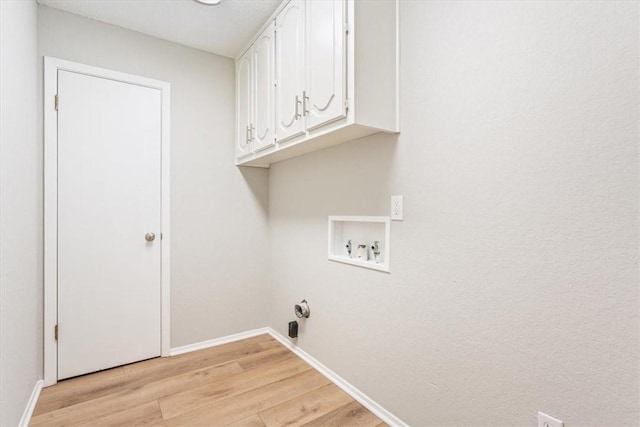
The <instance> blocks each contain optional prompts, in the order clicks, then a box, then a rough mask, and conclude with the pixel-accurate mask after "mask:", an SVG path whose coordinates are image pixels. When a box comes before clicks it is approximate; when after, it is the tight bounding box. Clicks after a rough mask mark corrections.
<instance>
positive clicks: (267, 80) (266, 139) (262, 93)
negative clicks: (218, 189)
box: [251, 23, 275, 151]
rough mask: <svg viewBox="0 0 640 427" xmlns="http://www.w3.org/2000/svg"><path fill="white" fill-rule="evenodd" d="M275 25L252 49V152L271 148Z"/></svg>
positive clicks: (266, 31)
mask: <svg viewBox="0 0 640 427" xmlns="http://www.w3.org/2000/svg"><path fill="white" fill-rule="evenodd" d="M274 28H275V24H274V23H271V25H269V27H268V28H267V29H266V30H265V31H264V32H263V33H262V34H261V35H260V37H258V40H256V41H255V43H254V44H253V47H252V48H251V49H252V51H253V74H254V78H253V82H254V85H253V128H252V129H251V136H252V138H253V150H254V151H260V150H264V149H265V148H269V147H273V146H274V145H275V141H274V137H275V135H274V131H273V127H274V125H275V119H274V116H273V107H274V100H273V95H274V88H273V83H274V80H273V69H274V65H273V59H274V55H275V53H274V51H275V41H274V40H273V37H274V35H275V33H274Z"/></svg>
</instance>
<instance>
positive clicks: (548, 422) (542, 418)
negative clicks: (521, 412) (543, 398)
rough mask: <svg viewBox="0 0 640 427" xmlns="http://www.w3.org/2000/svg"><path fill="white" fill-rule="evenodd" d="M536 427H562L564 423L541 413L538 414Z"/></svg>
mask: <svg viewBox="0 0 640 427" xmlns="http://www.w3.org/2000/svg"><path fill="white" fill-rule="evenodd" d="M538 427H564V423H563V422H562V421H560V420H559V419H557V418H553V417H551V416H549V415H547V414H544V413H542V412H538Z"/></svg>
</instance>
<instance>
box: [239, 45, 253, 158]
mask: <svg viewBox="0 0 640 427" xmlns="http://www.w3.org/2000/svg"><path fill="white" fill-rule="evenodd" d="M251 74H252V73H251V49H249V50H248V51H247V53H245V54H244V55H243V56H242V57H241V58H240V59H239V60H238V62H236V87H237V105H238V107H237V108H238V111H237V114H236V116H237V119H236V122H237V124H238V128H237V130H236V132H237V134H236V158H238V159H240V158H242V157H246V156H248V155H249V154H251V141H250V139H249V138H250V137H249V133H250V127H251V92H252V89H253V88H252V84H251Z"/></svg>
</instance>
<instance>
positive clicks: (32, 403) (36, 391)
mask: <svg viewBox="0 0 640 427" xmlns="http://www.w3.org/2000/svg"><path fill="white" fill-rule="evenodd" d="M43 384H44V381H43V380H38V381H36V384H35V385H34V386H33V391H32V392H31V397H29V401H28V402H27V407H26V408H24V412H23V413H22V418H20V424H18V426H19V427H28V426H29V423H30V422H31V416H32V415H33V411H34V410H35V409H36V404H37V403H38V397H40V391H42V386H43Z"/></svg>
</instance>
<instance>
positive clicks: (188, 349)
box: [170, 328, 270, 356]
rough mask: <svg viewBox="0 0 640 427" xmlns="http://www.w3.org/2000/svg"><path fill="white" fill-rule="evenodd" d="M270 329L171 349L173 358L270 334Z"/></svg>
mask: <svg viewBox="0 0 640 427" xmlns="http://www.w3.org/2000/svg"><path fill="white" fill-rule="evenodd" d="M268 333H270V332H269V328H259V329H254V330H252V331H247V332H240V333H239V334H233V335H227V336H226V337H220V338H216V339H213V340H207V341H202V342H197V343H194V344H188V345H183V346H181V347H175V348H172V349H171V353H170V354H171V356H177V355H178V354H183V353H189V352H191V351H196V350H202V349H205V348H209V347H215V346H218V345H222V344H229V343H230V342H234V341H240V340H244V339H247V338H251V337H255V336H258V335H262V334H268Z"/></svg>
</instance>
